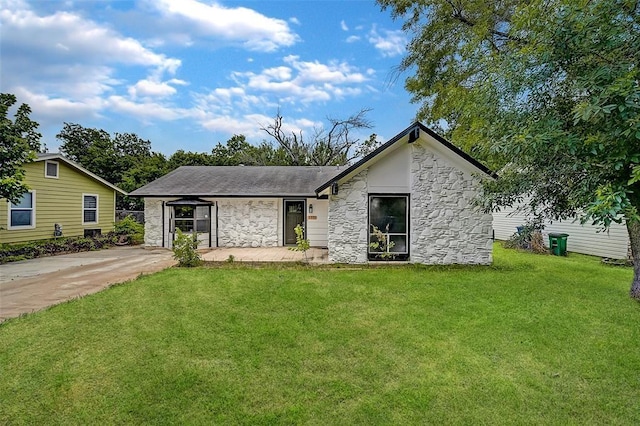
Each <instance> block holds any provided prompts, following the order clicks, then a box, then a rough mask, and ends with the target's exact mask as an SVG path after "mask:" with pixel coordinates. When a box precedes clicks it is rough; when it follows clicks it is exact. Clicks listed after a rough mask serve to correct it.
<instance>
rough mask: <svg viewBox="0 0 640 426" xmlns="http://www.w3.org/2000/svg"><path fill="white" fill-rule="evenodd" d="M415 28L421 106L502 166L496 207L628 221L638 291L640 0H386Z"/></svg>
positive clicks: (414, 66)
mask: <svg viewBox="0 0 640 426" xmlns="http://www.w3.org/2000/svg"><path fill="white" fill-rule="evenodd" d="M379 4H381V5H382V7H383V8H389V9H390V10H391V12H392V14H393V15H394V16H395V17H396V18H401V19H404V20H405V22H404V29H405V30H406V31H407V32H409V33H411V34H412V35H413V39H412V40H411V42H410V44H409V46H408V53H407V55H406V57H405V58H404V60H403V62H402V64H401V66H400V69H401V70H402V71H406V72H409V73H410V74H411V76H410V77H409V78H408V79H407V81H406V87H407V89H408V90H409V91H410V92H411V93H412V94H413V95H414V101H416V102H419V103H421V108H420V111H419V118H420V119H423V120H426V121H428V122H430V123H432V124H433V123H444V125H443V126H442V127H443V129H444V130H445V131H446V132H447V135H448V136H449V137H450V138H451V139H452V140H453V141H454V143H457V144H458V145H460V146H461V147H463V148H464V149H466V150H467V151H469V152H471V153H472V154H473V155H475V156H477V157H479V158H480V159H483V160H485V161H486V162H487V163H488V164H490V165H491V166H493V167H494V168H499V169H500V170H501V171H500V175H501V178H500V179H498V180H496V181H495V182H488V183H487V185H486V188H485V189H486V191H485V192H486V197H485V199H484V206H485V208H486V209H488V210H493V209H497V208H500V207H501V206H508V205H513V204H514V203H517V202H519V201H522V200H523V199H524V197H525V196H526V197H528V200H529V201H530V205H531V207H532V210H533V213H534V214H535V215H537V216H539V217H547V218H550V219H563V218H568V217H571V216H574V215H578V216H580V217H581V218H582V219H583V220H585V221H590V222H593V223H594V224H599V225H602V226H604V227H608V226H609V225H610V224H611V223H612V222H614V221H615V222H622V221H624V222H625V223H626V225H627V229H628V230H629V236H630V240H631V245H632V251H633V254H634V257H635V262H636V263H635V268H636V269H635V270H636V275H635V280H634V284H633V285H632V296H634V297H636V298H640V222H639V217H638V212H639V211H640V83H639V82H640V63H639V62H640V6H639V2H638V0H533V1H514V0H488V1H484V0H483V1H480V0H422V1H404V0H402V1H400V0H379Z"/></svg>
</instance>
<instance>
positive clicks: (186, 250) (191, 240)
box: [173, 229, 202, 267]
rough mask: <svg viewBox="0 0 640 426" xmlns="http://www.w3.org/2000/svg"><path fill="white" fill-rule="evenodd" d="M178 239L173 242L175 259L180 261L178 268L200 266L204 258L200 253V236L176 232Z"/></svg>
mask: <svg viewBox="0 0 640 426" xmlns="http://www.w3.org/2000/svg"><path fill="white" fill-rule="evenodd" d="M176 232H177V237H176V239H175V240H174V241H173V258H174V259H175V260H177V261H178V266H186V267H191V266H199V265H201V264H202V257H200V253H198V251H197V249H198V234H196V233H195V232H194V233H193V234H185V233H183V232H182V231H181V230H179V229H178V230H176Z"/></svg>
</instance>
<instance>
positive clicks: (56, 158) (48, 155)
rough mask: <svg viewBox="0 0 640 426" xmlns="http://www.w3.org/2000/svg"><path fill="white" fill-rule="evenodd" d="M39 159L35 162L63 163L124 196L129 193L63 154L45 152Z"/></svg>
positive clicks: (39, 155)
mask: <svg viewBox="0 0 640 426" xmlns="http://www.w3.org/2000/svg"><path fill="white" fill-rule="evenodd" d="M36 156H37V158H36V159H35V160H34V161H47V160H49V161H61V162H63V163H65V164H67V165H68V166H69V167H71V168H73V169H76V170H77V171H79V172H80V173H84V174H85V175H87V176H89V177H90V178H92V179H94V180H97V181H98V182H100V183H101V184H103V185H105V186H108V187H109V188H111V189H113V190H114V191H118V192H119V193H121V194H123V195H127V193H126V192H125V191H123V190H122V189H120V188H118V187H117V186H115V185H114V184H112V183H109V182H107V181H106V180H104V179H102V178H101V177H100V176H98V175H96V174H94V173H92V172H90V171H89V170H87V169H85V168H84V167H82V166H81V165H80V164H78V163H76V162H75V161H71V160H69V159H68V158H67V157H65V156H64V155H62V154H59V153H49V152H45V153H38V154H37V155H36Z"/></svg>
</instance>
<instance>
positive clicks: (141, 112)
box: [106, 95, 191, 121]
mask: <svg viewBox="0 0 640 426" xmlns="http://www.w3.org/2000/svg"><path fill="white" fill-rule="evenodd" d="M106 103H107V105H108V107H109V108H110V109H112V110H114V111H118V112H120V113H123V114H126V115H133V116H135V117H137V118H140V119H142V120H164V121H171V120H177V119H179V118H185V117H188V116H190V115H191V112H190V110H187V109H182V108H173V107H170V106H166V105H163V104H161V103H157V102H153V101H144V102H135V101H132V100H130V99H127V98H125V97H123V96H117V95H114V96H109V98H108V99H107V100H106Z"/></svg>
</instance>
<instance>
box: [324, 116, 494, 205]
mask: <svg viewBox="0 0 640 426" xmlns="http://www.w3.org/2000/svg"><path fill="white" fill-rule="evenodd" d="M421 132H424V133H425V134H427V135H429V136H431V137H432V138H433V139H435V140H436V141H437V142H438V143H440V144H441V145H443V146H444V147H445V148H447V149H449V150H451V151H452V152H453V153H454V154H456V155H457V156H459V157H461V158H462V159H463V160H465V161H466V162H468V163H469V164H471V165H472V166H473V167H475V168H476V169H478V170H479V171H481V172H483V173H485V174H486V175H488V176H490V177H492V178H496V177H497V174H496V173H495V172H493V171H491V170H490V169H489V168H488V167H486V166H485V165H484V164H482V163H480V162H479V161H478V160H476V159H475V158H473V157H472V156H470V155H469V154H467V153H466V152H464V151H462V150H461V149H460V148H458V147H457V146H455V145H454V144H452V143H451V142H449V141H448V140H446V139H445V138H443V137H442V136H440V135H439V134H437V133H436V132H434V131H433V130H431V129H430V128H428V127H427V126H425V125H424V124H422V123H420V122H415V123H413V124H412V125H411V126H409V127H407V128H406V129H404V130H403V131H402V132H400V133H398V134H397V135H396V136H394V137H393V138H391V139H390V140H388V141H387V142H385V143H384V144H382V145H381V146H379V147H378V148H377V149H375V150H374V151H373V152H371V153H369V154H368V155H366V156H365V157H363V158H362V159H360V160H359V161H357V162H356V163H354V164H353V165H352V166H350V167H348V168H346V169H345V170H343V171H342V172H341V173H339V174H337V175H336V176H335V177H333V178H332V179H331V180H329V181H327V182H325V183H323V184H322V185H321V186H319V187H318V188H317V189H316V193H317V194H319V193H321V192H322V191H324V190H326V189H327V188H329V187H330V186H331V184H332V183H333V182H337V181H339V180H341V179H344V178H345V177H347V176H349V175H351V174H355V172H356V171H358V170H361V169H363V168H366V167H368V166H369V165H370V164H371V163H372V162H373V161H375V160H376V159H377V158H378V157H379V156H380V155H383V153H384V154H386V153H387V152H389V150H390V149H391V148H392V147H393V146H394V145H396V144H397V143H400V141H402V140H404V139H405V138H407V143H413V142H415V141H417V140H418V139H420V137H421Z"/></svg>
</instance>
